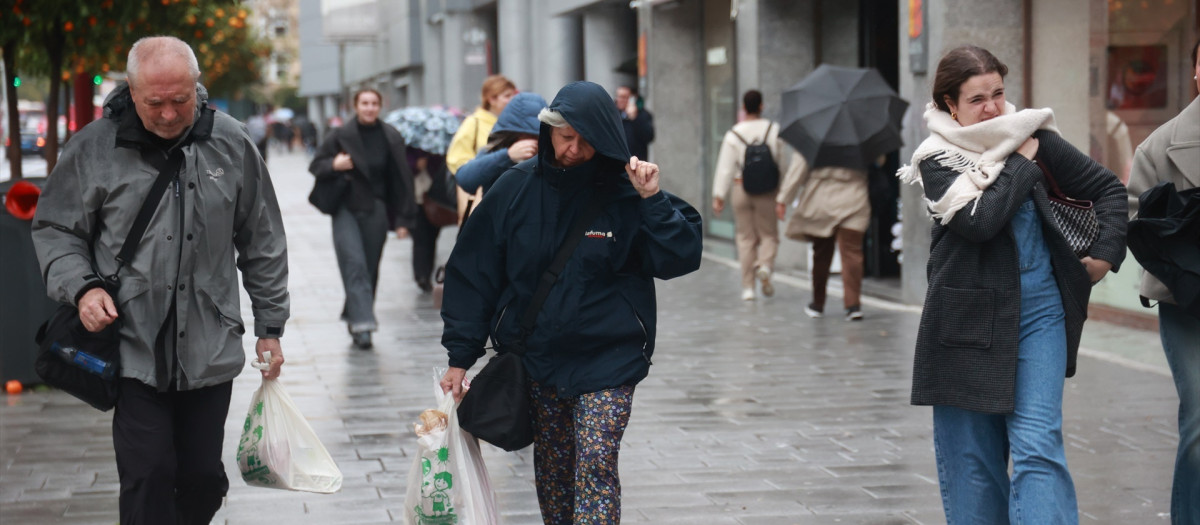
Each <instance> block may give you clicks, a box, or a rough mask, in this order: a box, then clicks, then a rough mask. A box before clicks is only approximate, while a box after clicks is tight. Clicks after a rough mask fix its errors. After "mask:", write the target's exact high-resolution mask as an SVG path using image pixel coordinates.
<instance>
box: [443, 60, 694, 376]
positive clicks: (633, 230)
mask: <svg viewBox="0 0 1200 525" xmlns="http://www.w3.org/2000/svg"><path fill="white" fill-rule="evenodd" d="M550 109H553V110H556V111H558V112H559V113H561V114H562V116H563V117H564V118H565V119H566V120H567V122H569V123H570V124H571V126H572V127H574V128H575V129H576V131H578V132H579V133H580V134H581V135H582V136H583V138H584V139H586V140H587V141H588V142H589V143H590V144H591V145H592V146H593V147H594V148H595V149H596V155H595V156H594V157H593V158H592V159H591V160H589V161H588V162H586V163H584V164H582V165H580V166H575V167H572V168H566V169H564V168H558V167H554V166H553V163H552V161H553V159H554V152H553V148H552V146H551V143H550V127H549V126H546V125H542V126H541V129H540V131H539V141H540V143H539V149H538V156H537V157H535V158H532V159H529V160H527V161H525V162H522V163H520V164H518V165H517V166H515V167H514V168H512V169H510V170H508V171H507V172H505V173H504V175H503V176H501V177H500V180H498V181H497V182H496V184H495V186H494V187H493V188H492V189H491V191H490V192H489V193H488V197H487V198H486V199H483V201H482V203H481V204H480V206H479V208H478V209H477V210H476V211H475V212H474V213H475V215H472V219H471V220H469V221H467V223H466V224H465V225H464V227H463V232H462V237H460V238H459V241H458V242H457V243H456V244H455V247H454V251H453V253H451V255H450V260H449V261H448V263H447V265H446V284H445V300H444V302H443V306H442V319H443V321H445V329H444V331H443V333H442V345H443V346H445V347H446V349H447V350H448V353H449V356H450V366H453V367H459V368H470V367H471V365H473V364H474V363H475V361H476V360H477V359H479V358H480V357H482V356H483V355H484V346H485V344H486V342H487V339H488V337H491V338H492V341H493V343H494V344H495V346H496V347H497V350H498V351H504V348H505V345H506V344H510V343H512V342H514V341H516V340H518V338H519V333H520V318H521V316H522V314H523V313H524V310H525V308H526V306H527V305H528V303H529V301H530V298H531V297H532V295H533V292H534V290H535V289H536V288H537V283H538V279H539V277H540V276H541V275H542V272H544V271H545V269H546V268H547V267H548V266H549V265H550V262H551V260H552V259H553V257H554V254H555V252H556V251H557V250H558V248H559V246H560V245H561V244H562V243H563V241H564V238H565V236H566V232H567V230H569V229H570V227H571V224H572V222H573V221H574V219H575V215H576V214H577V213H579V212H580V211H581V210H582V209H583V208H585V207H586V203H587V201H588V200H589V198H590V197H591V195H592V193H593V192H596V191H601V192H604V198H605V199H606V201H607V204H606V205H605V207H604V209H603V211H602V212H601V213H600V215H599V217H597V218H596V219H595V220H594V221H593V222H592V223H591V224H590V225H589V227H588V228H587V229H586V233H585V236H586V237H585V238H584V239H583V240H582V242H581V243H580V244H579V246H578V247H577V248H576V249H575V251H574V252H573V253H572V255H571V258H570V259H569V260H568V261H567V265H566V267H565V268H564V270H563V272H562V274H561V275H560V276H559V279H558V282H557V283H555V285H554V287H553V288H552V289H551V292H550V295H549V298H548V299H547V300H546V303H545V305H544V306H543V307H542V309H541V310H540V312H539V313H538V316H537V324H536V326H535V328H534V330H533V332H532V333H531V334H530V335H529V337H528V338H526V340H525V342H526V349H527V351H526V354H525V357H524V363H525V368H526V369H527V370H528V371H529V374H530V376H531V378H532V379H533V380H534V381H536V382H538V383H539V384H541V385H543V386H550V387H555V388H557V390H558V392H559V394H560V395H564V396H575V395H579V394H584V393H588V392H595V391H598V390H603V389H606V388H612V387H616V386H621V385H633V384H637V383H638V382H639V381H641V380H642V378H644V377H646V374H647V373H648V372H649V369H650V358H651V356H652V355H653V352H654V336H655V326H656V324H657V321H656V314H657V306H656V304H655V296H654V278H655V277H657V278H660V279H670V278H673V277H678V276H681V275H684V274H687V273H689V272H692V271H694V270H696V269H697V268H699V267H700V254H701V251H702V244H701V240H702V229H701V224H700V214H699V213H697V212H696V210H695V209H693V208H692V207H691V206H690V205H688V204H687V203H686V202H684V201H683V200H681V199H679V198H677V197H675V196H673V195H671V194H669V193H666V192H659V193H657V194H655V195H652V196H650V197H649V198H646V199H643V198H641V196H640V195H638V193H637V191H636V190H634V188H633V186H632V184H630V182H629V179H628V177H627V176H626V175H625V171H624V165H625V163H626V162H627V161H628V158H629V154H628V149H627V146H626V144H625V136H624V132H623V130H622V129H621V118H620V115H618V113H617V110H616V108H615V107H614V106H613V104H612V99H611V98H610V97H609V96H608V94H607V93H606V92H605V91H604V89H603V88H601V87H600V86H598V85H596V84H592V83H590V82H576V83H573V84H568V85H567V86H566V87H564V88H563V89H562V90H561V91H559V93H558V96H557V97H556V98H555V99H554V102H553V103H552V104H551V105H550ZM476 216H480V217H482V218H483V220H477V219H476V218H475V217H476Z"/></svg>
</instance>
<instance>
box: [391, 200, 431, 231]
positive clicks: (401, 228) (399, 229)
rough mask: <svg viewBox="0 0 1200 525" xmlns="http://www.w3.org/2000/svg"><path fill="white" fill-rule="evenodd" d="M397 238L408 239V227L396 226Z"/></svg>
mask: <svg viewBox="0 0 1200 525" xmlns="http://www.w3.org/2000/svg"><path fill="white" fill-rule="evenodd" d="M426 198H427V199H428V198H429V197H426ZM417 213H421V212H420V211H418V212H417ZM396 238H398V239H407V238H408V228H405V227H403V226H401V227H399V228H396Z"/></svg>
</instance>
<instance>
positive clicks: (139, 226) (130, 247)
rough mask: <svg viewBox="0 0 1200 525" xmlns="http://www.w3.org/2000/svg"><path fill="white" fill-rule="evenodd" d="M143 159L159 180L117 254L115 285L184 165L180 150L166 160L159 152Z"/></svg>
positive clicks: (156, 180)
mask: <svg viewBox="0 0 1200 525" xmlns="http://www.w3.org/2000/svg"><path fill="white" fill-rule="evenodd" d="M143 158H144V159H146V160H147V161H149V162H150V163H151V164H152V165H153V166H154V167H155V168H157V169H158V178H156V179H154V185H153V186H151V187H150V193H149V194H147V195H146V200H145V201H143V202H142V209H141V210H139V211H138V214H137V218H135V219H134V220H133V226H131V227H130V228H129V235H126V236H125V243H124V244H122V245H121V251H120V252H119V253H117V271H115V272H113V274H112V275H111V276H109V278H108V280H109V281H110V282H112V283H114V284H116V283H118V282H119V281H118V278H117V274H119V273H121V268H122V267H124V266H125V265H126V264H129V262H130V261H132V260H133V254H134V252H136V251H137V247H138V245H139V244H141V242H142V236H143V235H144V234H145V233H146V227H147V226H149V225H150V219H151V218H152V217H153V216H154V211H155V210H157V209H158V204H159V202H160V201H161V200H162V194H163V192H165V191H166V190H167V185H168V184H170V182H171V179H172V178H173V177H174V176H175V174H176V173H177V172H178V171H179V167H180V166H182V165H183V151H182V150H180V149H178V148H176V149H174V150H173V151H172V152H171V153H170V155H169V156H168V157H166V158H163V157H162V156H159V155H158V154H157V152H150V151H148V152H145V153H144V154H143Z"/></svg>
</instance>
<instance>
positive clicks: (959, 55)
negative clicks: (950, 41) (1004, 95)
mask: <svg viewBox="0 0 1200 525" xmlns="http://www.w3.org/2000/svg"><path fill="white" fill-rule="evenodd" d="M987 73H999V74H1000V78H1001V79H1003V78H1004V76H1005V75H1007V74H1008V66H1006V65H1004V63H1003V62H1001V61H1000V59H998V58H996V57H995V55H992V54H991V53H990V52H988V50H986V49H984V48H982V47H979V46H970V45H967V46H959V47H956V48H954V49H951V50H950V52H949V53H946V55H945V56H943V57H942V60H941V61H939V62H938V67H937V74H936V75H934V77H933V103H934V104H936V105H937V107H938V109H940V110H942V111H945V112H946V113H949V112H950V106H948V105H946V97H947V96H949V97H950V100H954V101H957V100H958V92H959V89H960V88H962V85H963V84H964V83H966V81H967V80H970V79H971V77H973V76H976V75H984V74H987Z"/></svg>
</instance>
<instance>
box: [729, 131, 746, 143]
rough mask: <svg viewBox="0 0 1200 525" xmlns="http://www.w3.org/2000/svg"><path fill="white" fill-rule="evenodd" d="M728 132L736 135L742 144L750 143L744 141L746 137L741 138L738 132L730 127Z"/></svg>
mask: <svg viewBox="0 0 1200 525" xmlns="http://www.w3.org/2000/svg"><path fill="white" fill-rule="evenodd" d="M729 132H730V133H733V136H735V137H737V138H738V140H740V141H742V144H743V145H746V146H749V145H750V143H749V142H746V139H744V138H742V136H741V135H740V134H738V132H736V131H734V130H733V129H732V128H731V129H730V130H729Z"/></svg>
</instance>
